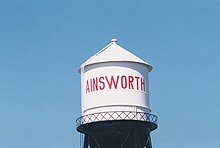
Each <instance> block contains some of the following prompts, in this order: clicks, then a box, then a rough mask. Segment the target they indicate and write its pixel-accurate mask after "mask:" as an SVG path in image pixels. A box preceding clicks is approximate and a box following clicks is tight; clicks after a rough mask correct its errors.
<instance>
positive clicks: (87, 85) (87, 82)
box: [86, 80, 90, 93]
mask: <svg viewBox="0 0 220 148" xmlns="http://www.w3.org/2000/svg"><path fill="white" fill-rule="evenodd" d="M86 93H90V90H89V81H88V80H87V81H86Z"/></svg>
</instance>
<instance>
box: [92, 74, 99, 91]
mask: <svg viewBox="0 0 220 148" xmlns="http://www.w3.org/2000/svg"><path fill="white" fill-rule="evenodd" d="M92 80H93V81H92V82H93V91H97V90H98V78H97V77H96V78H93V79H92Z"/></svg>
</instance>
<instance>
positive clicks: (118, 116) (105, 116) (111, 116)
mask: <svg viewBox="0 0 220 148" xmlns="http://www.w3.org/2000/svg"><path fill="white" fill-rule="evenodd" d="M111 120H138V121H146V122H150V123H152V124H154V125H155V126H157V121H158V118H157V116H155V115H153V114H150V113H144V112H131V111H110V112H99V113H94V114H88V115H85V116H81V117H79V118H78V119H77V120H76V126H77V128H78V127H80V126H81V125H83V124H86V123H90V122H99V121H111Z"/></svg>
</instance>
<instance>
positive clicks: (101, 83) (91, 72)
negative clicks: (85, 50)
mask: <svg viewBox="0 0 220 148" xmlns="http://www.w3.org/2000/svg"><path fill="white" fill-rule="evenodd" d="M116 42H117V40H115V39H114V40H112V42H111V43H110V44H109V45H107V46H106V47H105V48H103V49H102V50H101V51H99V52H98V53H97V54H95V55H94V56H92V57H91V58H90V59H88V60H87V61H86V62H85V63H83V64H82V65H81V68H80V73H81V88H82V89H81V96H82V116H84V115H88V114H95V113H100V112H111V111H134V112H145V113H149V112H150V106H149V89H148V73H149V72H150V71H151V70H152V66H151V65H150V64H148V63H146V62H144V61H143V60H141V59H140V58H138V57H136V56H135V55H133V54H132V53H130V52H128V51H127V50H125V49H123V48H122V47H120V46H119V45H118V44H117V43H116Z"/></svg>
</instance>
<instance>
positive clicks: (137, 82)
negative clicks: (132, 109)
mask: <svg viewBox="0 0 220 148" xmlns="http://www.w3.org/2000/svg"><path fill="white" fill-rule="evenodd" d="M135 78H136V80H137V81H136V84H137V90H139V79H140V77H138V76H135Z"/></svg>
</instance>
